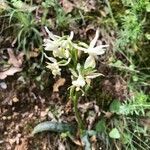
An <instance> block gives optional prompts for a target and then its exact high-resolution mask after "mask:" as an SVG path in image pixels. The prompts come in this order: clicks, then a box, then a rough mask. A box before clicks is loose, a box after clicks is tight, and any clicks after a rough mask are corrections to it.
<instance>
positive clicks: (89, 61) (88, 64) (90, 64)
mask: <svg viewBox="0 0 150 150" xmlns="http://www.w3.org/2000/svg"><path fill="white" fill-rule="evenodd" d="M95 66H96V62H95V58H94V56H92V55H89V57H88V58H87V59H86V61H85V63H84V68H85V69H86V68H90V67H91V68H95Z"/></svg>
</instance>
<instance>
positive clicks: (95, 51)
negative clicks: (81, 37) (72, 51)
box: [74, 28, 108, 68]
mask: <svg viewBox="0 0 150 150" xmlns="http://www.w3.org/2000/svg"><path fill="white" fill-rule="evenodd" d="M98 38H99V28H98V29H97V30H96V34H95V37H94V39H93V40H92V41H91V43H90V45H89V46H88V45H86V44H82V47H80V46H78V45H77V44H74V47H75V48H76V49H78V50H81V51H84V53H88V54H89V56H88V58H87V59H86V61H85V64H84V68H89V67H91V68H95V66H96V61H95V60H96V58H97V56H99V55H102V54H104V53H105V50H106V49H105V48H106V47H108V45H98V46H95V45H96V43H97V40H98Z"/></svg>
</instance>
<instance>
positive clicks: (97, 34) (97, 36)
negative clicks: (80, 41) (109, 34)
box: [89, 28, 100, 48]
mask: <svg viewBox="0 0 150 150" xmlns="http://www.w3.org/2000/svg"><path fill="white" fill-rule="evenodd" d="M99 32H100V31H99V28H98V29H97V30H96V34H95V37H94V39H93V40H92V41H91V43H90V46H89V48H93V47H94V46H95V45H96V42H97V40H98V38H99Z"/></svg>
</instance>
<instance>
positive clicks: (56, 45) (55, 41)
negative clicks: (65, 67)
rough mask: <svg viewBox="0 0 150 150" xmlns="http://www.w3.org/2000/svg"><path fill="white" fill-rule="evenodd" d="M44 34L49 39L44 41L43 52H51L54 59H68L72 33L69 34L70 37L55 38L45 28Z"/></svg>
mask: <svg viewBox="0 0 150 150" xmlns="http://www.w3.org/2000/svg"><path fill="white" fill-rule="evenodd" d="M45 30H46V32H47V33H48V35H49V39H44V46H45V50H47V51H52V52H53V56H54V57H59V58H66V59H67V58H69V46H70V44H71V41H72V39H73V36H74V33H73V32H71V33H70V36H69V37H67V36H63V37H60V36H57V35H54V34H53V33H52V32H50V31H49V30H48V28H47V27H45Z"/></svg>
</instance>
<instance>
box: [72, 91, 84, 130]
mask: <svg viewBox="0 0 150 150" xmlns="http://www.w3.org/2000/svg"><path fill="white" fill-rule="evenodd" d="M73 104H74V111H75V116H76V119H77V122H78V127H79V129H80V130H83V129H84V124H83V122H82V119H81V116H80V113H79V110H78V96H77V93H76V92H75V96H74V97H73Z"/></svg>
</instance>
